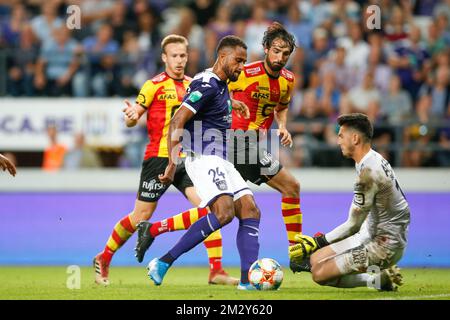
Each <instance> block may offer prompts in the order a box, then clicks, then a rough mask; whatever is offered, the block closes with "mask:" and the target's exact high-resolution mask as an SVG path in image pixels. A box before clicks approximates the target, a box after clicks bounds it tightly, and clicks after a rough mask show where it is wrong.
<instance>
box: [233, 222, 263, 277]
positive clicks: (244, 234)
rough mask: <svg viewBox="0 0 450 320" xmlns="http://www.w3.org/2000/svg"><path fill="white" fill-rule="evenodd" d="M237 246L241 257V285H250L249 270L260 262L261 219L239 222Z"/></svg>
mask: <svg viewBox="0 0 450 320" xmlns="http://www.w3.org/2000/svg"><path fill="white" fill-rule="evenodd" d="M236 244H237V248H238V251H239V256H240V257H241V283H248V270H249V269H250V266H251V265H252V263H253V262H255V261H256V260H258V253H259V219H254V218H248V219H242V220H239V229H238V232H237V237H236Z"/></svg>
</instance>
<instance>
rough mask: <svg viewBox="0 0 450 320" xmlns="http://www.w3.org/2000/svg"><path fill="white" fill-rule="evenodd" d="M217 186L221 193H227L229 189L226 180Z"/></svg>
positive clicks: (220, 181) (217, 183)
mask: <svg viewBox="0 0 450 320" xmlns="http://www.w3.org/2000/svg"><path fill="white" fill-rule="evenodd" d="M216 186H217V189H219V190H220V191H225V190H227V189H228V186H227V182H226V181H225V180H219V181H216Z"/></svg>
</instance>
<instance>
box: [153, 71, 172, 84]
mask: <svg viewBox="0 0 450 320" xmlns="http://www.w3.org/2000/svg"><path fill="white" fill-rule="evenodd" d="M168 79H170V77H169V76H168V75H167V73H165V72H161V73H160V74H158V75H156V76H154V77H153V78H152V79H151V80H150V81H151V83H152V84H160V83H163V82H164V81H166V80H168Z"/></svg>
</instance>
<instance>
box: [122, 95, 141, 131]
mask: <svg viewBox="0 0 450 320" xmlns="http://www.w3.org/2000/svg"><path fill="white" fill-rule="evenodd" d="M124 102H125V105H126V106H125V108H123V109H122V112H123V113H124V115H125V124H126V126H127V127H128V128H131V127H134V126H135V125H136V124H137V122H138V120H139V119H140V118H141V117H142V115H143V114H144V113H145V111H146V109H145V108H144V107H142V106H141V105H139V104H137V103H136V104H134V105H132V104H131V102H130V101H128V100H125V101H124Z"/></svg>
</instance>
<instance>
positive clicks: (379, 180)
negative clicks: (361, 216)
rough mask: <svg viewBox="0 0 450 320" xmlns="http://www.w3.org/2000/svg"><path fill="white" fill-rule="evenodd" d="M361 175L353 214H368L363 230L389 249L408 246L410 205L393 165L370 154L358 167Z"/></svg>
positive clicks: (378, 155)
mask: <svg viewBox="0 0 450 320" xmlns="http://www.w3.org/2000/svg"><path fill="white" fill-rule="evenodd" d="M356 172H357V174H358V177H357V180H356V183H355V188H354V197H353V204H352V207H351V209H350V210H354V211H355V210H356V211H355V214H358V212H357V211H358V210H362V211H363V212H364V213H367V212H368V215H367V218H366V220H365V221H364V224H363V226H362V230H361V231H363V232H367V233H368V235H369V237H370V238H371V239H376V240H377V241H378V243H379V244H380V245H384V246H386V247H388V248H403V247H405V246H406V242H407V239H406V237H407V233H408V226H409V221H410V213H409V206H408V202H407V201H406V198H405V195H404V194H403V191H402V189H401V188H400V185H399V184H398V181H397V179H396V177H395V174H394V171H393V170H392V168H391V165H390V164H389V162H388V161H386V160H385V159H384V158H383V157H382V156H381V155H380V154H379V153H377V152H375V151H374V150H370V151H369V153H367V154H366V155H365V156H364V158H363V159H362V160H361V161H360V163H358V164H356Z"/></svg>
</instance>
